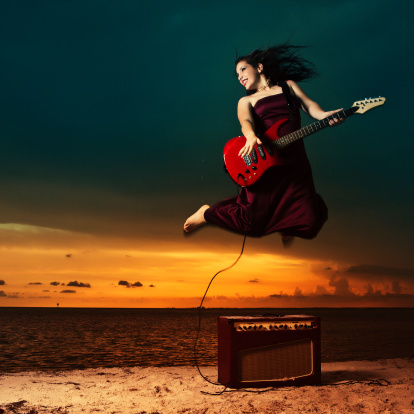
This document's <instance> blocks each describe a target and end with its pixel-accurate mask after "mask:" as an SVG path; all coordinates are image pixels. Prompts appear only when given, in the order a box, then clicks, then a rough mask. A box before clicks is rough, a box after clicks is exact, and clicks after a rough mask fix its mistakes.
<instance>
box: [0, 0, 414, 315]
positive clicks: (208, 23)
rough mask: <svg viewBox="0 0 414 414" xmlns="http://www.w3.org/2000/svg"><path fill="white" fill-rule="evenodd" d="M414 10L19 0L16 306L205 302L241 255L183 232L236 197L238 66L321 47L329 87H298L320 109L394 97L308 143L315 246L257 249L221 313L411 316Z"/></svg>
mask: <svg viewBox="0 0 414 414" xmlns="http://www.w3.org/2000/svg"><path fill="white" fill-rule="evenodd" d="M407 4H409V3H408V2H406V1H404V2H403V1H398V0H397V1H395V2H393V3H392V7H390V3H389V2H388V1H385V0H376V1H363V2H361V1H355V0H350V1H347V2H339V3H331V2H330V3H328V2H324V1H318V0H316V1H312V2H309V1H304V0H303V1H299V0H296V1H290V2H285V3H284V4H283V5H280V2H276V1H267V0H263V1H261V2H256V3H254V2H251V1H244V0H238V1H234V0H229V1H224V2H223V1H216V0H212V1H208V2H194V1H181V0H177V1H167V0H163V1H162V0H154V1H151V2H147V3H146V4H145V3H143V2H141V1H133V0H130V1H126V0H118V1H116V2H115V1H107V0H101V1H92V0H91V1H77V0H75V1H70V2H68V1H63V0H53V1H42V2H33V1H29V0H27V1H3V2H2V3H1V5H0V28H1V29H0V30H1V36H0V42H1V50H2V53H1V54H0V59H1V62H0V63H1V64H0V74H1V79H2V91H1V93H0V118H1V124H0V128H1V152H0V189H1V197H0V306H56V304H57V303H59V305H60V306H61V307H192V306H198V305H199V304H200V300H201V297H202V296H203V294H204V291H205V289H206V287H207V285H208V283H209V281H210V279H211V278H212V277H213V276H214V274H215V273H216V272H218V271H219V270H221V269H223V268H226V267H228V266H230V265H231V264H232V263H233V262H234V261H235V260H236V259H237V257H238V255H239V253H240V250H241V247H242V242H243V237H242V236H240V235H236V234H232V233H229V232H227V231H224V230H221V229H219V228H214V227H205V228H203V229H200V230H199V231H197V232H195V233H194V234H191V235H190V236H189V237H184V236H183V232H182V225H183V223H184V221H185V219H186V218H187V217H188V216H189V215H190V214H192V213H193V212H194V211H195V210H196V209H198V208H199V207H200V206H201V205H202V204H205V203H209V204H212V203H214V202H215V201H218V200H219V199H221V198H224V197H227V196H232V195H235V194H236V187H235V185H234V184H233V183H232V182H231V180H230V179H229V177H228V176H226V174H225V173H224V172H223V161H222V148H223V146H224V144H225V142H226V141H227V140H229V139H230V138H232V137H233V136H236V135H240V127H239V124H238V121H237V117H236V106H237V101H238V99H239V98H240V97H242V96H243V95H244V94H245V91H244V90H243V88H242V87H241V86H240V85H239V84H238V82H237V81H236V79H235V77H234V76H233V70H234V60H235V58H236V57H237V54H239V55H242V54H246V53H249V52H250V51H251V50H253V49H255V48H257V47H266V45H272V44H277V43H283V42H285V41H288V40H289V41H290V42H291V43H292V44H300V45H307V46H309V47H308V48H307V49H305V50H304V51H303V55H304V57H306V58H307V59H309V60H311V61H312V62H314V63H315V65H316V66H317V68H318V70H319V72H320V76H319V77H318V78H316V79H314V80H311V81H308V82H306V83H303V84H302V85H301V86H302V87H303V89H304V90H305V91H306V92H307V93H308V95H309V96H310V97H312V98H313V99H315V100H316V101H317V102H318V103H320V104H321V106H322V107H323V108H324V109H326V110H331V109H337V108H342V107H345V108H348V107H350V106H351V105H352V103H353V102H354V101H358V100H361V99H364V98H368V97H374V96H378V95H381V96H385V97H386V98H387V102H386V104H385V105H384V106H383V107H380V108H376V109H373V110H372V111H370V112H368V113H366V114H364V115H355V116H353V117H351V118H350V119H349V120H347V121H346V122H345V123H344V124H343V125H341V126H340V127H338V128H335V129H328V130H324V131H322V132H320V133H318V134H316V135H313V136H312V137H309V138H307V140H306V148H307V152H308V156H309V159H310V161H311V164H312V168H313V173H314V178H315V184H316V187H317V190H318V192H319V193H320V194H321V195H322V196H323V198H324V200H325V202H326V204H327V205H328V208H329V220H328V222H327V223H326V225H325V226H324V228H323V229H322V231H321V233H320V234H319V236H318V237H317V238H316V239H315V240H311V241H306V240H299V239H298V240H295V242H294V244H293V245H292V247H291V248H290V249H284V248H283V246H282V243H281V240H280V236H279V235H277V234H273V235H269V236H266V237H263V238H261V239H253V238H248V239H247V241H246V247H245V251H244V254H243V256H242V258H241V259H240V261H239V262H238V263H237V265H236V266H235V267H233V268H232V269H231V270H229V271H227V272H224V273H221V274H220V275H218V276H217V278H216V279H215V280H214V283H213V284H212V287H211V289H210V291H209V295H208V298H207V299H206V302H205V306H211V307H319V306H321V307H324V306H329V307H331V306H332V307H336V306H338V307H342V306H358V307H359V306H403V307H407V306H410V307H412V306H414V254H413V246H414V226H413V219H412V215H413V211H414V191H413V188H414V186H413V181H414V180H413V179H414V170H413V161H412V160H413V150H414V139H413V133H412V132H411V129H412V127H411V124H412V115H411V113H410V112H411V106H412V105H411V104H410V99H411V95H412V93H411V92H412V89H413V87H412V65H411V56H410V55H409V53H411V50H412V42H413V40H414V30H413V28H412V22H411V15H412V13H411V12H412V10H407V9H406V5H407ZM407 7H409V8H410V7H412V6H407ZM310 122H311V119H309V118H308V117H306V116H305V115H304V116H303V118H302V124H303V125H306V124H307V123H310Z"/></svg>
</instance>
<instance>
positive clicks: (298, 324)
mask: <svg viewBox="0 0 414 414" xmlns="http://www.w3.org/2000/svg"><path fill="white" fill-rule="evenodd" d="M233 327H234V329H235V330H236V331H238V332H244V331H289V330H290V331H297V330H302V329H316V328H317V325H316V323H315V322H313V321H307V322H304V321H274V322H267V321H263V322H245V321H243V322H234V325H233Z"/></svg>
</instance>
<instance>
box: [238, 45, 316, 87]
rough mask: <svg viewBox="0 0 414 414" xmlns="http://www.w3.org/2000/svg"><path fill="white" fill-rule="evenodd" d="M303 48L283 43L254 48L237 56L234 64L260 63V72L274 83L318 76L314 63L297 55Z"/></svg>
mask: <svg viewBox="0 0 414 414" xmlns="http://www.w3.org/2000/svg"><path fill="white" fill-rule="evenodd" d="M305 48H306V46H295V45H290V44H288V43H284V44H281V45H277V46H272V47H268V48H266V49H264V50H261V49H256V50H254V51H253V52H251V53H249V54H248V55H246V56H240V57H238V58H237V59H236V61H235V66H237V64H238V63H239V62H241V61H245V62H247V63H248V64H250V65H252V66H253V67H255V68H257V67H258V66H259V64H260V63H261V64H262V65H263V71H262V73H263V74H264V76H265V77H266V79H268V80H269V81H270V82H271V83H273V84H274V85H277V84H278V83H279V82H283V81H287V80H293V81H295V82H301V81H304V80H308V79H311V78H314V77H316V76H318V71H317V69H316V67H315V65H314V64H313V63H312V62H310V61H309V60H307V59H305V58H303V57H302V56H300V55H299V51H300V50H301V49H305ZM236 76H237V73H236Z"/></svg>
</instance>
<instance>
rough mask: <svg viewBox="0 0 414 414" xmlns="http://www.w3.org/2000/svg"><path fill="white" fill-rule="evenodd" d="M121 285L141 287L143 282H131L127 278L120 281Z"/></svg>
mask: <svg viewBox="0 0 414 414" xmlns="http://www.w3.org/2000/svg"><path fill="white" fill-rule="evenodd" d="M118 285H119V286H126V287H128V288H129V287H141V286H143V284H142V283H141V282H135V283H129V282H127V281H126V280H120V281H119V282H118Z"/></svg>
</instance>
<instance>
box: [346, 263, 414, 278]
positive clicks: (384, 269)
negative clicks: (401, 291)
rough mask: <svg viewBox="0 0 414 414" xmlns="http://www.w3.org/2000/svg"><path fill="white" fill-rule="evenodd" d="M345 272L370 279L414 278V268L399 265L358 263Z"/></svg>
mask: <svg viewBox="0 0 414 414" xmlns="http://www.w3.org/2000/svg"><path fill="white" fill-rule="evenodd" d="M345 273H351V274H356V275H364V276H365V277H367V278H370V279H378V280H379V279H384V277H398V278H399V279H403V280H410V281H411V280H412V279H413V278H414V269H403V268H398V267H388V266H378V265H367V264H362V265H357V266H350V267H349V268H347V269H346V270H345Z"/></svg>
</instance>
